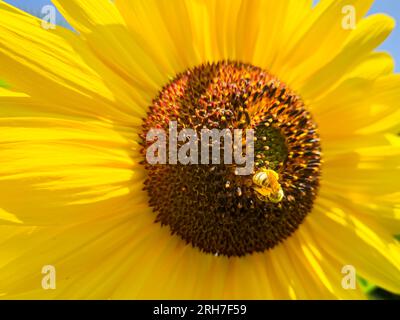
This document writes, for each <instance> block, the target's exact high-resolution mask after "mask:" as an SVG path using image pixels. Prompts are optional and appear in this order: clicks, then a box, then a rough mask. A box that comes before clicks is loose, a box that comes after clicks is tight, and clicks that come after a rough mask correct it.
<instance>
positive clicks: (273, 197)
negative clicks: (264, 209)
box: [253, 168, 284, 203]
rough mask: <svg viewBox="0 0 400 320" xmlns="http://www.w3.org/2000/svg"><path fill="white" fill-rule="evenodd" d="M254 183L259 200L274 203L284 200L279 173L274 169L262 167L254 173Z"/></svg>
mask: <svg viewBox="0 0 400 320" xmlns="http://www.w3.org/2000/svg"><path fill="white" fill-rule="evenodd" d="M253 183H254V184H255V185H256V186H255V187H254V190H255V191H256V194H257V197H258V199H259V200H261V201H263V202H272V203H279V202H281V201H282V199H283V197H284V192H283V190H282V187H281V185H280V183H279V175H278V173H276V172H275V171H274V170H270V169H266V168H262V169H261V170H260V171H258V172H256V173H255V174H254V176H253Z"/></svg>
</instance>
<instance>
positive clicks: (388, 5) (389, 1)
mask: <svg viewBox="0 0 400 320" xmlns="http://www.w3.org/2000/svg"><path fill="white" fill-rule="evenodd" d="M6 2H8V3H11V4H13V5H15V6H17V7H20V8H22V9H26V10H29V11H34V12H39V11H40V9H41V7H42V6H44V5H46V4H50V3H51V1H50V0H6ZM314 2H315V3H317V2H318V0H314ZM377 12H384V13H388V14H389V15H391V16H392V17H394V18H395V19H396V21H397V27H396V30H395V31H394V32H393V33H392V34H391V36H390V38H389V39H387V40H386V42H385V43H384V44H383V45H382V46H381V50H385V51H388V52H390V53H391V54H392V55H393V56H394V57H395V59H396V62H397V63H396V70H397V71H398V72H400V0H375V4H374V6H373V8H372V10H371V12H370V14H373V13H377ZM60 19H62V18H61V17H59V18H58V19H57V21H58V22H59V21H60Z"/></svg>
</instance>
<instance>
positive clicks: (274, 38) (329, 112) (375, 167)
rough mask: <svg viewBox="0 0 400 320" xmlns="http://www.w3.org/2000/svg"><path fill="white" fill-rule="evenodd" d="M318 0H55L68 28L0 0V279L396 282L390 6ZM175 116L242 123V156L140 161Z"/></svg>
mask: <svg viewBox="0 0 400 320" xmlns="http://www.w3.org/2000/svg"><path fill="white" fill-rule="evenodd" d="M312 2H313V1H311V0H282V1H273V0H251V1H250V0H248V1H246V0H234V1H232V0H218V1H211V0H137V1H128V0H116V1H114V2H111V1H108V0H96V1H94V0H93V1H90V0H85V1H82V0H80V1H78V0H54V1H53V3H54V4H55V6H56V7H57V8H58V9H59V11H60V12H61V13H62V15H63V16H64V17H65V18H66V19H67V20H68V22H69V23H70V24H71V26H72V27H73V29H74V30H73V31H71V30H69V29H65V28H62V27H57V28H55V29H49V30H47V29H45V28H43V27H42V22H41V20H39V19H38V18H35V17H33V16H31V15H29V14H27V13H25V12H23V11H20V10H18V9H16V8H14V7H12V6H10V5H8V4H6V3H4V2H3V1H1V2H0V31H1V32H0V42H1V46H0V78H1V79H2V80H4V81H5V83H7V87H3V88H0V104H1V108H0V113H1V118H0V121H1V129H0V132H1V133H0V134H1V136H0V141H1V142H0V143H1V149H0V161H1V166H0V170H1V174H0V190H1V192H0V204H1V209H0V219H1V226H0V295H1V296H2V298H6V299H15V298H22V299H31V298H39V299H73V298H77V299H136V298H139V299H192V298H193V299H337V298H339V299H358V298H363V297H364V296H363V293H362V291H361V289H360V288H359V286H356V287H355V288H354V287H353V288H350V289H349V288H347V287H346V286H343V285H342V284H343V278H344V277H345V274H344V273H342V272H343V270H347V269H346V268H349V266H350V267H353V268H354V270H355V271H356V275H357V276H359V277H362V278H364V279H367V280H368V281H371V282H373V283H374V284H376V285H379V286H380V287H383V288H385V289H387V290H390V291H392V292H395V293H399V292H400V247H399V243H398V242H396V241H397V240H395V238H394V237H393V236H394V235H395V234H398V233H400V219H399V211H398V210H399V195H400V194H399V179H400V175H399V170H398V168H399V159H400V152H399V151H400V150H399V145H400V141H399V137H398V136H396V130H397V129H398V128H399V126H398V120H399V115H400V112H399V105H400V103H399V101H400V76H399V75H397V74H394V73H393V70H394V61H393V59H392V58H391V56H390V55H388V54H387V53H384V52H376V51H374V49H375V48H376V47H378V46H379V44H380V43H382V42H383V41H384V39H385V38H386V37H387V36H388V35H389V34H390V32H391V31H392V29H393V28H394V25H395V23H394V21H393V19H392V18H390V17H387V16H385V15H382V14H377V15H372V16H368V17H365V15H366V13H367V12H368V10H369V8H370V6H371V5H372V3H373V0H325V1H321V2H320V4H318V5H317V6H315V7H313V5H312ZM348 6H351V8H352V9H353V11H354V13H355V17H354V18H355V20H356V22H357V25H356V27H355V28H348V27H346V26H347V25H344V24H343V21H344V19H345V18H346V17H345V15H344V13H343V12H345V11H344V10H343V8H344V7H347V8H348ZM170 120H174V121H176V122H177V124H178V126H179V127H180V128H185V127H189V128H193V129H195V130H199V129H200V128H204V127H208V128H217V129H222V128H242V129H248V128H252V129H254V132H255V139H254V140H255V144H254V146H255V150H254V153H255V154H254V155H255V163H254V171H253V173H252V175H250V176H239V175H236V174H235V172H234V170H233V169H234V167H235V166H234V165H228V164H220V165H210V164H209V165H189V166H185V165H182V164H177V165H173V164H171V163H169V164H166V165H154V166H152V165H150V164H148V163H147V162H146V161H145V151H146V148H147V141H146V140H145V137H146V134H147V133H148V132H149V130H150V129H151V128H167V126H168V123H169V121H170ZM44 266H53V267H54V269H55V270H56V288H55V290H44V288H43V287H42V280H43V277H44V274H43V270H44V269H43V268H44Z"/></svg>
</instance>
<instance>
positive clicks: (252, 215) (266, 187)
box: [142, 61, 321, 256]
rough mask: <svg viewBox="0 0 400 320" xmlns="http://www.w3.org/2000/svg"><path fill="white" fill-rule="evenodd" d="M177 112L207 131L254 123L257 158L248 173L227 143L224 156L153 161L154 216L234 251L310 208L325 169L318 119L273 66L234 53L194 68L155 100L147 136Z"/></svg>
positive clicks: (178, 118)
mask: <svg viewBox="0 0 400 320" xmlns="http://www.w3.org/2000/svg"><path fill="white" fill-rule="evenodd" d="M171 121H175V122H176V123H177V129H178V130H179V129H184V128H193V129H194V130H195V131H196V132H197V133H198V134H199V135H200V131H201V130H202V129H210V130H212V129H219V130H225V129H230V130H233V129H243V130H245V129H246V130H247V129H252V130H253V132H254V141H252V142H253V143H252V144H253V149H254V155H252V156H253V157H254V159H255V165H254V170H253V172H252V173H251V174H250V175H247V176H242V175H238V174H237V169H238V168H237V167H238V166H237V165H236V164H226V163H224V158H223V156H222V154H223V152H221V153H220V154H221V156H220V157H221V159H218V160H220V161H218V163H219V164H216V165H215V164H196V165H182V164H178V163H171V162H170V163H169V164H164V165H163V164H160V165H149V164H145V168H146V170H147V172H148V178H147V180H146V183H145V190H147V192H148V195H149V199H150V200H149V203H150V206H151V207H152V208H153V210H154V211H155V212H156V213H157V219H156V221H157V222H160V223H161V224H162V225H168V226H169V227H170V229H171V232H172V233H173V234H177V235H179V236H180V237H181V238H183V239H184V240H185V241H186V242H187V243H188V244H191V245H193V246H195V247H197V248H199V249H200V250H202V251H204V252H207V253H212V254H218V255H227V256H243V255H246V254H251V253H254V252H262V251H264V250H267V249H270V248H273V247H274V246H275V245H277V244H278V243H280V242H281V241H283V240H284V239H286V238H287V237H288V236H290V235H291V234H292V233H293V232H294V231H295V230H296V229H297V228H298V226H299V225H300V224H301V222H302V221H303V219H304V218H305V216H306V215H307V214H308V213H309V212H310V211H311V209H312V205H313V201H314V198H315V196H316V193H317V190H318V181H319V176H320V160H321V148H320V142H319V136H318V131H317V127H316V124H315V122H314V121H313V119H312V117H311V114H310V113H309V112H308V111H307V110H306V108H305V106H304V103H303V102H302V100H301V98H300V97H299V96H298V95H296V94H295V93H294V92H293V91H292V90H290V89H289V88H288V87H287V86H286V85H285V84H284V83H282V82H281V81H279V80H278V79H277V78H276V77H274V76H272V75H271V74H269V73H268V72H267V71H265V70H262V69H260V68H258V67H255V66H252V65H249V64H245V63H240V62H231V61H223V62H218V63H212V64H210V63H209V64H204V65H201V66H198V67H195V68H193V69H188V70H187V71H185V72H183V73H181V74H179V75H177V76H176V77H175V79H173V80H172V81H171V82H170V83H169V84H168V85H166V86H165V87H164V88H163V89H162V90H161V91H160V93H159V94H158V96H157V98H156V99H155V100H154V101H153V104H152V106H151V107H150V109H149V112H148V116H147V118H146V120H145V124H144V127H143V135H142V137H143V138H144V137H146V135H147V132H148V131H149V130H150V129H152V128H162V129H165V130H168V128H169V123H170V122H171ZM225 139H226V138H225ZM243 140H244V138H243ZM168 141H170V139H168ZM212 143H213V141H211V142H210V144H212ZM143 144H144V149H143V153H145V151H146V146H148V144H146V143H145V141H143ZM180 144H183V143H182V142H181V143H180ZM220 146H221V149H222V150H221V151H227V150H223V149H224V147H225V146H226V145H225V144H220ZM200 162H201V161H197V162H196V163H200Z"/></svg>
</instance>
